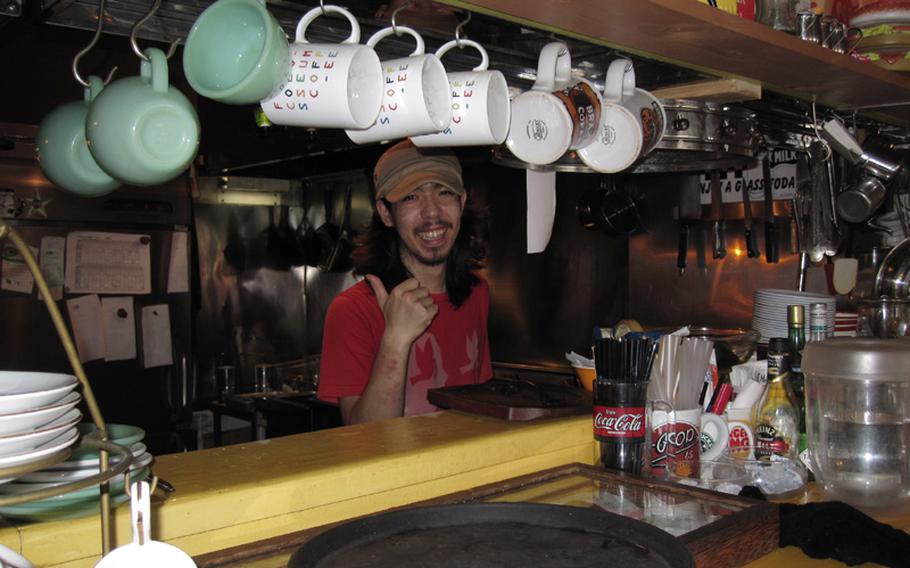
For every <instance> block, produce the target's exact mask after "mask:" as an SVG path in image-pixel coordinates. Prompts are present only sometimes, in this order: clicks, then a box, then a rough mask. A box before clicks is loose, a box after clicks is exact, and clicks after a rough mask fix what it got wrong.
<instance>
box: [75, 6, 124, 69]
mask: <svg viewBox="0 0 910 568" xmlns="http://www.w3.org/2000/svg"><path fill="white" fill-rule="evenodd" d="M104 2H105V0H98V25H97V26H95V35H93V36H92V40H91V41H90V42H88V45H86V46H85V47H83V48H82V50H81V51H79V53H77V54H76V56H75V57H73V77H75V78H76V80H77V81H79V84H80V85H82V86H83V87H88V86H89V84H88V81H86V80H85V79H83V78H82V75H80V74H79V60H80V59H82V57H83V56H84V55H85V54H86V53H88V52H89V51H91V50H92V48H94V47H95V44H97V43H98V38H99V37H101V27H102V26H103V25H104ZM116 72H117V67H116V66H115V67H114V68H113V69H111V72H110V73H109V74H108V76H107V79H106V80H105V81H104V84H105V85H106V84H108V82H110V80H111V77H113V76H114V73H116Z"/></svg>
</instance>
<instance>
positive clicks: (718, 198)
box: [711, 170, 727, 259]
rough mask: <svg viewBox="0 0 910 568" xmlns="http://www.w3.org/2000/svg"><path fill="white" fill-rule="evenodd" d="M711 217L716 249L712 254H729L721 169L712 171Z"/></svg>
mask: <svg viewBox="0 0 910 568" xmlns="http://www.w3.org/2000/svg"><path fill="white" fill-rule="evenodd" d="M711 219H712V220H713V221H714V225H713V227H714V249H713V250H712V252H711V256H712V257H713V258H715V259H718V258H724V257H725V256H727V245H726V242H725V236H724V231H725V229H726V227H725V222H724V202H723V196H722V195H721V189H720V171H718V170H714V171H712V172H711Z"/></svg>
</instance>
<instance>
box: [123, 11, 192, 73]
mask: <svg viewBox="0 0 910 568" xmlns="http://www.w3.org/2000/svg"><path fill="white" fill-rule="evenodd" d="M159 7H161V0H155V1H154V2H152V7H151V8H149V10H148V12H146V13H145V15H143V16H142V17H141V18H139V19H138V20H137V21H136V23H135V24H133V27H132V29H130V45H131V46H133V53H135V54H136V55H138V56H139V59H141V60H143V61H148V60H149V58H148V56H147V55H146V54H144V53H142V50H141V49H139V44H138V43H137V42H136V35H137V34H138V32H139V28H141V27H142V26H143V25H145V23H146V22H147V21H149V20H150V19H151V17H152V16H154V15H155V12H157V11H158V8H159ZM179 43H180V38H177V39H175V40H174V41H172V42H171V46H170V47H169V48H168V50H167V58H168V59H170V58H171V57H172V56H173V55H174V52H175V51H177V44H179Z"/></svg>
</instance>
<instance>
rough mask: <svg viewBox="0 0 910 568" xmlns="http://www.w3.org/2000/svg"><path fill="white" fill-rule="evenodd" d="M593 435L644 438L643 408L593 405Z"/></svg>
mask: <svg viewBox="0 0 910 568" xmlns="http://www.w3.org/2000/svg"><path fill="white" fill-rule="evenodd" d="M594 436H596V437H602V438H644V436H645V409H644V408H612V407H608V406H595V407H594Z"/></svg>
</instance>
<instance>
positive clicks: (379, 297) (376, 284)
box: [367, 274, 389, 309]
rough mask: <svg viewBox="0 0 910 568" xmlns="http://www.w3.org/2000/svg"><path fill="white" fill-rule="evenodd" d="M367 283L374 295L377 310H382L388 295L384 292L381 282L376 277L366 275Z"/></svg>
mask: <svg viewBox="0 0 910 568" xmlns="http://www.w3.org/2000/svg"><path fill="white" fill-rule="evenodd" d="M367 282H369V283H370V288H372V289H373V293H374V294H376V302H377V303H378V304H379V309H382V308H383V307H385V301H386V300H388V299H389V293H388V292H386V289H385V286H384V285H383V283H382V280H380V279H379V277H378V276H374V275H372V274H367Z"/></svg>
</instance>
